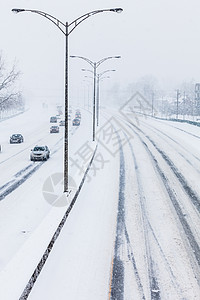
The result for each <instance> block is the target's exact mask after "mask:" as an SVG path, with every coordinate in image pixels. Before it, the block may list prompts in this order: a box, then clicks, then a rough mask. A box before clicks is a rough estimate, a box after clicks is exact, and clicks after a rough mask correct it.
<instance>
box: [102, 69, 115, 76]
mask: <svg viewBox="0 0 200 300" xmlns="http://www.w3.org/2000/svg"><path fill="white" fill-rule="evenodd" d="M115 71H116V70H106V71H103V72H101V73H99V74H98V76H99V77H101V76H102V75H103V74H105V73H108V72H115Z"/></svg>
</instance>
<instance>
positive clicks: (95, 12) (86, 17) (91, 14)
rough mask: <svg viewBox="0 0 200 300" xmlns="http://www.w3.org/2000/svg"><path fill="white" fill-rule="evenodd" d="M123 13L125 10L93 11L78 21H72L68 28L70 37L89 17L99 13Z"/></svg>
mask: <svg viewBox="0 0 200 300" xmlns="http://www.w3.org/2000/svg"><path fill="white" fill-rule="evenodd" d="M106 11H108V12H118V13H119V12H122V11H123V9H122V8H109V9H99V10H94V11H91V12H89V13H86V14H84V15H82V16H80V17H78V18H77V19H75V20H74V21H72V22H71V23H69V24H68V27H69V32H68V35H69V34H70V33H71V32H72V31H73V30H74V29H75V28H76V27H77V26H78V25H79V24H80V23H82V22H83V21H85V20H86V19H88V18H89V17H91V16H94V15H96V14H99V13H102V12H106ZM70 27H72V29H70Z"/></svg>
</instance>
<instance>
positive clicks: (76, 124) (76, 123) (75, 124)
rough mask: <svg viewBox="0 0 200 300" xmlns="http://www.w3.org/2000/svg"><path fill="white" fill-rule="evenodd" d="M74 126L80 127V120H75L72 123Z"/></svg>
mask: <svg viewBox="0 0 200 300" xmlns="http://www.w3.org/2000/svg"><path fill="white" fill-rule="evenodd" d="M72 125H73V126H79V125H80V120H79V119H77V118H75V119H74V120H73V121H72Z"/></svg>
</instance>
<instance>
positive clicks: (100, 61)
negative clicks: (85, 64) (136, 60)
mask: <svg viewBox="0 0 200 300" xmlns="http://www.w3.org/2000/svg"><path fill="white" fill-rule="evenodd" d="M111 58H121V56H109V57H105V58H103V59H101V60H99V61H98V62H97V63H96V65H97V67H98V66H99V65H100V64H102V63H103V62H104V61H105V60H108V59H111Z"/></svg>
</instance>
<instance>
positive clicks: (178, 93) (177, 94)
mask: <svg viewBox="0 0 200 300" xmlns="http://www.w3.org/2000/svg"><path fill="white" fill-rule="evenodd" d="M179 96H180V92H179V90H176V119H177V120H178V108H179V107H178V100H179Z"/></svg>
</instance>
